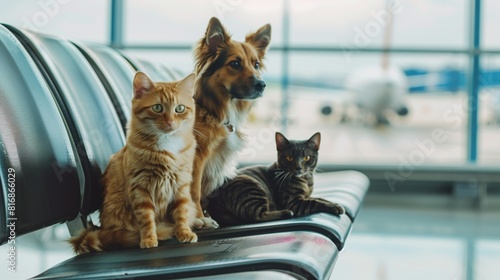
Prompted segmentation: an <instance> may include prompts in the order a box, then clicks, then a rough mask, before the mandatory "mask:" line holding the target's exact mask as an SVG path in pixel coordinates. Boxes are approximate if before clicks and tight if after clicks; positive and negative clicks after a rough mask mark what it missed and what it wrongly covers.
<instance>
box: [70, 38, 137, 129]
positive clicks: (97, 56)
mask: <svg viewBox="0 0 500 280" xmlns="http://www.w3.org/2000/svg"><path fill="white" fill-rule="evenodd" d="M74 44H75V46H77V48H78V49H79V50H80V51H81V52H82V54H83V55H84V56H85V58H87V60H88V61H89V63H90V65H91V66H92V67H93V68H94V71H95V72H96V73H97V74H98V76H99V78H100V79H101V82H102V83H103V84H104V85H108V86H107V91H108V94H109V96H110V99H111V100H112V102H113V105H114V106H115V109H116V111H117V113H118V116H119V117H120V121H121V122H122V126H123V127H124V128H125V129H124V130H126V125H127V122H128V121H129V120H130V112H131V106H132V104H131V102H130V100H132V90H133V89H132V81H133V79H134V75H135V73H136V70H135V69H134V68H133V67H132V65H131V64H130V63H129V62H128V61H127V60H126V59H125V58H124V57H123V56H121V55H120V54H119V53H118V52H117V51H115V50H113V49H111V48H109V47H106V46H101V45H96V44H88V43H74Z"/></svg>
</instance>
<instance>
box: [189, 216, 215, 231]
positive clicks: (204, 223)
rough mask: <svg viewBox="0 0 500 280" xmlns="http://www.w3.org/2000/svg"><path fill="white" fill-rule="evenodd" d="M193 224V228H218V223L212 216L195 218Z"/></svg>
mask: <svg viewBox="0 0 500 280" xmlns="http://www.w3.org/2000/svg"><path fill="white" fill-rule="evenodd" d="M193 226H194V228H195V229H212V228H218V227H219V224H218V223H217V222H216V221H214V220H213V219H212V218H207V217H203V218H196V220H195V221H194V225H193Z"/></svg>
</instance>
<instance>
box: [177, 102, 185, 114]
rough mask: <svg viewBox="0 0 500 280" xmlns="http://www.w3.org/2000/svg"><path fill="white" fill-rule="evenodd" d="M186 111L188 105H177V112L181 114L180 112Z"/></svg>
mask: <svg viewBox="0 0 500 280" xmlns="http://www.w3.org/2000/svg"><path fill="white" fill-rule="evenodd" d="M184 111H186V106H184V105H182V104H179V105H177V106H175V112H176V113H178V114H180V113H183V112H184Z"/></svg>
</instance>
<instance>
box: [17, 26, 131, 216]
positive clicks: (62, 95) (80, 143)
mask: <svg viewBox="0 0 500 280" xmlns="http://www.w3.org/2000/svg"><path fill="white" fill-rule="evenodd" d="M8 28H9V29H10V30H11V31H12V32H13V33H14V34H15V35H16V36H18V37H19V38H20V39H21V40H22V41H24V42H29V44H27V43H25V47H29V48H31V49H32V52H31V55H33V56H37V58H38V59H39V60H41V61H43V62H44V63H42V67H43V70H44V71H46V72H47V73H48V78H49V79H51V80H52V82H53V83H54V84H56V85H57V88H58V89H59V90H58V92H56V94H58V96H59V98H58V101H60V102H61V103H62V104H60V106H62V107H65V108H66V109H67V110H66V111H65V112H67V113H66V115H65V116H64V117H65V118H67V119H68V120H69V121H71V122H73V123H74V125H75V127H76V129H77V130H78V133H77V135H72V136H73V137H77V138H75V139H74V142H75V143H76V146H77V150H78V153H79V155H80V159H81V160H82V165H85V166H88V168H86V169H84V170H85V172H86V173H85V179H86V180H85V188H84V192H83V202H82V207H81V209H80V212H81V213H82V214H83V215H87V214H90V213H92V212H94V211H95V210H97V209H99V207H100V205H101V202H102V187H101V185H100V178H101V175H102V173H103V172H104V170H105V169H106V167H107V165H108V163H109V159H110V158H111V156H112V155H113V154H114V153H116V152H118V151H119V150H120V149H121V148H122V147H123V146H124V145H125V134H124V132H123V129H122V125H121V123H120V121H119V118H118V115H117V113H116V111H115V108H114V106H113V104H112V102H111V100H110V99H109V96H108V93H107V92H106V90H105V89H104V87H103V85H102V83H101V81H100V80H99V78H98V77H97V75H96V73H95V72H94V71H93V69H92V67H91V66H90V64H89V63H88V62H87V60H86V59H85V57H84V56H83V55H82V53H81V52H80V51H79V50H78V49H77V48H76V47H75V46H74V45H73V44H72V43H70V42H68V41H66V40H63V39H60V38H58V37H53V36H47V35H42V34H38V33H34V32H31V31H23V30H19V29H16V28H14V27H11V26H9V27H8Z"/></svg>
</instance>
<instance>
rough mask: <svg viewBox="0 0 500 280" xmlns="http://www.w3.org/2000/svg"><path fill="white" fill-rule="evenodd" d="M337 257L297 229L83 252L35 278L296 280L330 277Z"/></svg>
mask: <svg viewBox="0 0 500 280" xmlns="http://www.w3.org/2000/svg"><path fill="white" fill-rule="evenodd" d="M337 256H338V251H337V248H336V247H335V245H334V244H333V243H332V242H331V241H330V240H329V239H328V238H326V237H324V236H323V235H320V234H314V233H310V232H300V231H299V232H288V233H274V234H265V235H252V236H247V237H244V238H243V237H240V238H228V239H221V240H216V241H200V242H197V243H191V244H185V245H182V246H179V245H162V246H159V247H157V248H152V249H148V250H122V251H113V252H102V253H96V254H83V255H80V256H77V257H74V258H72V259H70V260H68V261H66V262H63V263H61V264H60V265H57V266H55V267H53V268H51V269H49V270H47V271H45V272H44V273H42V274H40V275H38V276H36V277H34V278H33V279H54V278H72V277H73V278H78V279H89V278H99V279H127V278H128V279H146V278H147V279H179V278H185V277H195V276H199V275H214V274H215V275H217V274H219V275H218V278H217V279H221V278H219V277H221V276H220V274H226V273H237V272H245V271H247V272H248V271H250V272H251V271H282V272H286V274H287V275H290V276H293V277H296V278H299V279H328V278H329V275H330V273H331V268H332V267H333V264H334V263H335V261H336V259H337ZM229 279H237V278H229ZM252 279H254V278H252Z"/></svg>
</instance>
